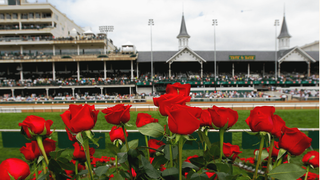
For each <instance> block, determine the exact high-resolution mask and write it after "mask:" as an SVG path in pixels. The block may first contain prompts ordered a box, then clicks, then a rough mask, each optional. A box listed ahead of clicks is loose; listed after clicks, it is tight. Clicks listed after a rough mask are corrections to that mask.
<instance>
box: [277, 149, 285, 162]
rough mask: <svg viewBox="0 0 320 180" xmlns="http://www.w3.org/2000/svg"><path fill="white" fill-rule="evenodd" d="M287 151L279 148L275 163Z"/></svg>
mask: <svg viewBox="0 0 320 180" xmlns="http://www.w3.org/2000/svg"><path fill="white" fill-rule="evenodd" d="M286 152H287V150H285V149H282V148H280V149H279V153H278V157H277V161H278V160H279V159H280V158H282V157H283V156H284V155H285V154H286Z"/></svg>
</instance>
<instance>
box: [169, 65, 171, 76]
mask: <svg viewBox="0 0 320 180" xmlns="http://www.w3.org/2000/svg"><path fill="white" fill-rule="evenodd" d="M169 78H171V62H169Z"/></svg>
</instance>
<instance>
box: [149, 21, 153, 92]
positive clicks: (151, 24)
mask: <svg viewBox="0 0 320 180" xmlns="http://www.w3.org/2000/svg"><path fill="white" fill-rule="evenodd" d="M148 25H149V26H150V38H151V81H153V52H152V26H153V25H154V22H153V19H149V22H148ZM152 89H153V88H152ZM152 92H153V90H152Z"/></svg>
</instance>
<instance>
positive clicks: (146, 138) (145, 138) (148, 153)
mask: <svg viewBox="0 0 320 180" xmlns="http://www.w3.org/2000/svg"><path fill="white" fill-rule="evenodd" d="M144 140H145V141H146V146H147V147H149V144H148V137H147V136H146V135H145V136H144ZM147 155H148V160H149V161H150V152H149V149H148V148H147Z"/></svg>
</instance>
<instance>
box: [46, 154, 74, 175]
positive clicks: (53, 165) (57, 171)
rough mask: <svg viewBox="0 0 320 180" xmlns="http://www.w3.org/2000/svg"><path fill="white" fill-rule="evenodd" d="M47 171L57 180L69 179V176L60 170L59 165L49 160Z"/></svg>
mask: <svg viewBox="0 0 320 180" xmlns="http://www.w3.org/2000/svg"><path fill="white" fill-rule="evenodd" d="M48 169H49V170H50V171H52V172H53V173H54V174H55V176H56V178H57V179H65V178H69V176H67V175H66V174H65V172H64V170H62V169H61V167H60V165H59V163H58V162H57V161H56V160H54V159H50V161H49V165H48Z"/></svg>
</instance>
